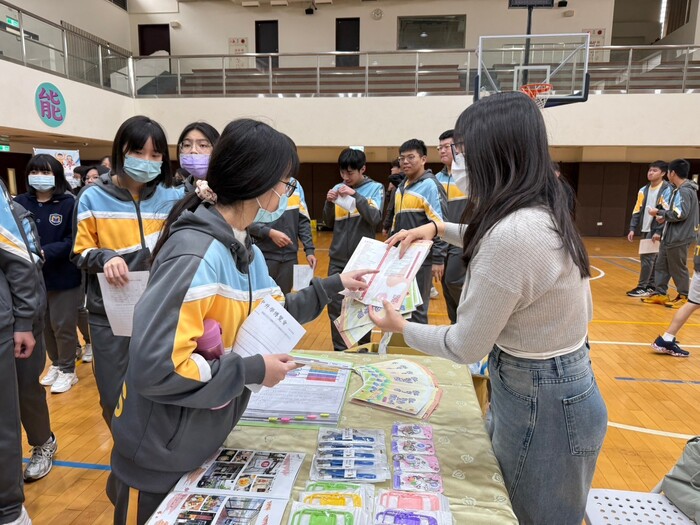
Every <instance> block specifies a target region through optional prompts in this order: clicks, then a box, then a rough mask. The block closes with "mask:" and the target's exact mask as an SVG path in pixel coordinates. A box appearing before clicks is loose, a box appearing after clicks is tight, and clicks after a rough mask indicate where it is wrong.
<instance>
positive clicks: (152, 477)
mask: <svg viewBox="0 0 700 525" xmlns="http://www.w3.org/2000/svg"><path fill="white" fill-rule="evenodd" d="M342 288H343V285H342V283H341V281H340V276H333V277H331V278H329V279H324V280H321V279H313V280H312V282H311V286H309V287H308V288H305V289H304V290H301V291H299V292H297V293H294V294H289V295H287V296H286V297H285V296H284V295H282V293H281V291H280V289H279V287H278V286H277V285H276V284H275V282H274V281H273V280H272V278H271V277H270V275H269V274H268V270H267V265H266V263H265V260H264V258H263V256H262V253H261V252H260V250H259V249H258V248H257V247H256V246H251V245H250V241H249V240H248V242H247V245H245V246H244V245H243V244H241V243H240V242H239V241H238V240H237V239H236V238H235V236H234V232H233V230H232V228H231V226H229V225H228V223H227V222H226V221H225V220H224V218H223V217H222V216H221V215H220V214H219V213H218V212H217V211H216V210H215V208H213V207H211V206H209V205H206V204H200V205H199V206H198V207H197V209H196V210H195V211H194V212H189V211H187V212H184V213H183V215H181V216H180V218H179V219H178V220H177V221H176V222H175V223H174V224H173V226H172V228H171V236H170V237H169V238H168V240H167V241H166V243H165V244H164V245H163V247H162V248H161V250H160V252H159V253H158V254H157V256H156V259H155V261H154V263H153V267H152V269H151V278H150V281H149V283H148V287H147V289H146V291H145V292H144V294H143V296H142V298H141V300H140V301H139V303H138V304H137V305H136V311H135V314H134V329H133V335H132V338H131V344H130V349H129V354H130V357H129V366H128V369H127V373H126V379H125V382H124V386H123V389H122V396H121V399H120V401H119V403H118V405H117V408H116V410H115V413H114V417H113V418H112V435H113V438H114V447H115V448H114V450H115V452H114V453H113V455H112V469H113V470H114V472H115V474H116V475H117V476H119V478H120V479H121V480H123V481H124V482H125V483H127V484H128V485H129V486H131V487H134V488H138V489H140V490H145V491H149V492H156V493H162V492H167V491H168V490H169V489H170V488H171V487H172V485H173V484H174V483H175V482H176V481H177V480H178V478H179V477H180V476H181V475H182V474H183V473H185V472H188V471H190V470H192V469H195V468H197V467H198V466H200V465H201V464H202V462H203V461H204V460H205V459H207V458H208V457H209V456H211V455H212V454H213V453H214V452H215V451H216V450H217V449H218V448H219V447H220V446H221V443H223V442H224V440H225V439H226V436H227V435H228V434H229V432H230V431H231V429H232V428H233V427H234V425H235V424H236V422H237V421H238V419H239V418H240V416H241V414H242V413H243V411H244V410H245V407H246V406H247V403H248V399H249V396H250V392H249V391H248V390H247V389H245V385H246V384H251V383H261V382H262V380H263V378H264V375H265V365H264V361H263V359H262V357H261V356H260V355H258V356H254V357H245V358H241V357H240V356H239V355H238V354H235V353H232V352H231V353H227V354H225V355H223V356H222V357H221V358H220V359H216V360H212V361H207V360H206V359H205V358H204V357H202V356H201V355H199V354H197V353H195V352H194V350H195V348H196V345H197V340H198V339H199V338H200V337H201V336H202V334H203V330H204V320H205V319H214V320H216V321H218V322H219V323H220V325H221V327H222V330H223V333H222V340H223V345H224V347H225V348H227V349H230V348H231V347H232V346H233V345H234V342H235V340H236V337H237V334H238V331H239V329H240V327H241V325H242V324H243V322H244V321H245V319H246V318H247V317H248V315H249V314H250V312H251V311H252V310H253V309H254V308H255V307H256V306H257V305H258V304H259V303H260V301H261V300H262V299H263V297H265V296H266V295H271V296H272V297H274V298H275V299H276V300H278V301H279V302H280V303H281V304H280V306H282V305H283V307H284V308H285V309H287V310H288V311H289V312H290V313H291V314H292V315H293V316H294V317H295V318H296V319H297V320H298V321H299V322H302V323H305V322H308V321H310V320H312V319H314V318H315V317H317V316H318V315H319V314H320V313H321V311H322V310H323V308H324V306H325V305H326V304H328V302H329V301H330V296H331V295H334V294H337V293H339V292H340V291H341V290H342ZM269 350H272V351H273V352H274V348H272V349H269ZM229 402H230V403H229ZM226 403H229V404H228V405H227V406H225V407H223V408H220V409H218V410H212V408H213V407H221V406H222V405H224V404H226Z"/></svg>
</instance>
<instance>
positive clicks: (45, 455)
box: [20, 434, 58, 523]
mask: <svg viewBox="0 0 700 525" xmlns="http://www.w3.org/2000/svg"><path fill="white" fill-rule="evenodd" d="M57 450H58V441H56V436H55V435H53V434H51V437H50V438H49V440H48V441H47V442H46V443H44V444H43V445H41V446H40V447H32V457H31V458H30V459H29V465H27V468H26V469H24V481H36V480H37V479H41V478H43V477H44V476H46V475H47V474H48V473H49V472H51V467H53V455H54V454H55V453H56V451H57ZM20 523H22V522H20Z"/></svg>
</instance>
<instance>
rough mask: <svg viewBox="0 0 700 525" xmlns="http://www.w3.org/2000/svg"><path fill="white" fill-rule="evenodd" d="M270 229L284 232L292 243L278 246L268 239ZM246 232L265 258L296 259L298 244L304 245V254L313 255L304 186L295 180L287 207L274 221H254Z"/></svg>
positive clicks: (312, 242) (284, 260)
mask: <svg viewBox="0 0 700 525" xmlns="http://www.w3.org/2000/svg"><path fill="white" fill-rule="evenodd" d="M270 230H278V231H281V232H282V233H284V234H286V235H287V237H289V238H290V239H291V240H292V244H290V245H288V246H285V247H284V248H280V247H279V246H277V245H276V244H275V243H274V242H272V239H270ZM248 233H250V235H251V236H252V237H253V239H254V240H255V244H256V245H257V247H258V248H260V251H262V252H263V254H264V255H265V259H270V260H272V261H279V262H286V261H296V260H297V252H298V251H299V244H298V242H297V239H299V240H300V241H301V243H302V244H303V245H304V252H305V253H306V256H307V257H308V256H309V255H314V253H315V249H314V241H313V238H312V237H311V218H310V217H309V211H308V208H307V206H306V199H305V198H304V188H302V187H301V184H299V181H297V187H296V189H295V190H294V193H293V194H292V195H291V197H289V201H288V203H287V209H286V210H285V211H284V213H283V214H282V216H281V217H280V218H279V219H277V220H276V221H275V222H272V223H269V224H266V223H262V222H256V223H253V224H251V225H250V226H249V227H248Z"/></svg>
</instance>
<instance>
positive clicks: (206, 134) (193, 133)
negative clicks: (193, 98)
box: [177, 122, 219, 190]
mask: <svg viewBox="0 0 700 525" xmlns="http://www.w3.org/2000/svg"><path fill="white" fill-rule="evenodd" d="M217 140H219V132H218V131H216V129H215V128H214V127H213V126H211V125H209V124H207V123H206V122H193V123H191V124H188V125H187V126H185V129H183V130H182V133H180V138H179V139H178V141H177V154H178V157H177V160H178V161H179V162H180V168H182V169H183V170H185V171H187V173H188V174H189V175H191V177H189V178H188V179H187V180H186V182H185V184H186V185H187V186H188V190H189V189H191V187H192V185H193V184H194V181H195V180H197V179H203V178H205V177H206V176H207V169H208V168H209V158H210V156H211V152H212V150H213V149H214V145H215V144H216V141H217Z"/></svg>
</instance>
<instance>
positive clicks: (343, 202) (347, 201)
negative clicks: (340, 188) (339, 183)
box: [335, 195, 357, 213]
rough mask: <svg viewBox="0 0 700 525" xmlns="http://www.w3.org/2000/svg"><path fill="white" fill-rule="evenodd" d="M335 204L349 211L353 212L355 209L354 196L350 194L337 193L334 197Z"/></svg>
mask: <svg viewBox="0 0 700 525" xmlns="http://www.w3.org/2000/svg"><path fill="white" fill-rule="evenodd" d="M335 204H337V205H338V206H340V207H341V208H343V209H344V210H347V211H349V212H350V213H353V212H354V211H355V210H357V204H356V202H355V197H353V196H351V195H339V196H338V198H337V199H335Z"/></svg>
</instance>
